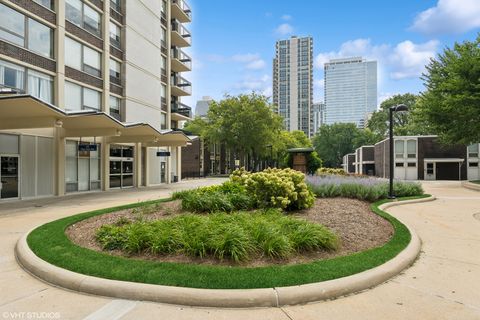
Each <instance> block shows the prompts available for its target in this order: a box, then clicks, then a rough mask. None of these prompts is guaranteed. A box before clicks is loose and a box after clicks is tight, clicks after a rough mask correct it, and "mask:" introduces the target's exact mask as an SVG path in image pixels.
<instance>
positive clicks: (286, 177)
mask: <svg viewBox="0 0 480 320" xmlns="http://www.w3.org/2000/svg"><path fill="white" fill-rule="evenodd" d="M230 179H231V181H232V182H233V183H236V184H239V185H242V186H244V187H245V189H246V191H247V193H248V194H249V195H250V196H251V197H252V198H253V199H254V200H255V202H256V205H257V207H259V208H271V207H273V208H282V209H285V210H299V209H305V208H310V207H311V206H312V205H313V202H314V200H315V199H314V195H313V193H312V192H311V191H310V190H309V189H308V187H307V184H306V183H305V175H304V174H303V173H301V172H299V171H295V170H292V169H276V168H274V169H271V168H269V169H266V170H264V171H261V172H255V173H251V172H248V171H245V170H244V169H243V168H242V169H238V170H236V171H234V172H233V173H232V175H231V176H230Z"/></svg>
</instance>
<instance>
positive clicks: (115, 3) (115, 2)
mask: <svg viewBox="0 0 480 320" xmlns="http://www.w3.org/2000/svg"><path fill="white" fill-rule="evenodd" d="M110 7H112V9H113V10H115V11H117V12H120V11H121V8H122V7H121V5H120V0H110Z"/></svg>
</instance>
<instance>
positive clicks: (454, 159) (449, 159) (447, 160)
mask: <svg viewBox="0 0 480 320" xmlns="http://www.w3.org/2000/svg"><path fill="white" fill-rule="evenodd" d="M423 161H424V162H464V161H465V159H462V158H425V159H423Z"/></svg>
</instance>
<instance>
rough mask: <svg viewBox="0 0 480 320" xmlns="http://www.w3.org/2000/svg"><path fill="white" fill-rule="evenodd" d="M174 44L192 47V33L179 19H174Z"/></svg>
mask: <svg viewBox="0 0 480 320" xmlns="http://www.w3.org/2000/svg"><path fill="white" fill-rule="evenodd" d="M172 45H173V46H175V47H181V48H183V47H190V46H191V45H192V35H191V34H190V31H188V30H187V28H185V27H184V26H183V25H182V24H181V23H180V22H179V21H176V20H172Z"/></svg>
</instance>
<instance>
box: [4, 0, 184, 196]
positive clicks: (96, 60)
mask: <svg viewBox="0 0 480 320" xmlns="http://www.w3.org/2000/svg"><path fill="white" fill-rule="evenodd" d="M190 21H191V10H190V8H189V7H188V5H187V3H186V2H185V1H184V0H159V1H147V2H145V1H126V0H35V1H13V0H12V1H8V0H0V89H1V90H0V93H1V95H0V162H1V166H0V167H1V172H0V178H1V181H2V183H1V184H0V191H1V192H0V200H1V199H4V198H18V199H25V198H35V197H43V196H52V195H64V194H66V193H73V192H82V191H95V190H98V191H100V190H108V189H111V188H128V187H142V186H152V185H158V184H161V183H169V182H174V181H177V180H179V179H180V178H181V177H180V175H181V147H183V146H186V145H187V143H188V141H189V139H188V137H186V136H185V135H184V134H183V133H182V132H179V131H175V130H174V129H175V128H177V127H178V124H179V122H181V121H184V120H188V119H189V118H190V117H191V108H190V107H189V106H186V105H184V104H183V103H182V100H181V99H182V97H183V96H188V95H190V94H191V83H190V82H189V81H188V80H186V79H185V78H184V77H183V73H184V72H187V71H190V70H191V67H192V66H191V63H192V62H191V59H190V57H189V56H188V55H187V54H186V53H185V52H184V48H185V47H189V46H190V45H191V34H190V32H189V31H188V30H187V29H186V27H185V25H184V24H185V23H189V22H190Z"/></svg>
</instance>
